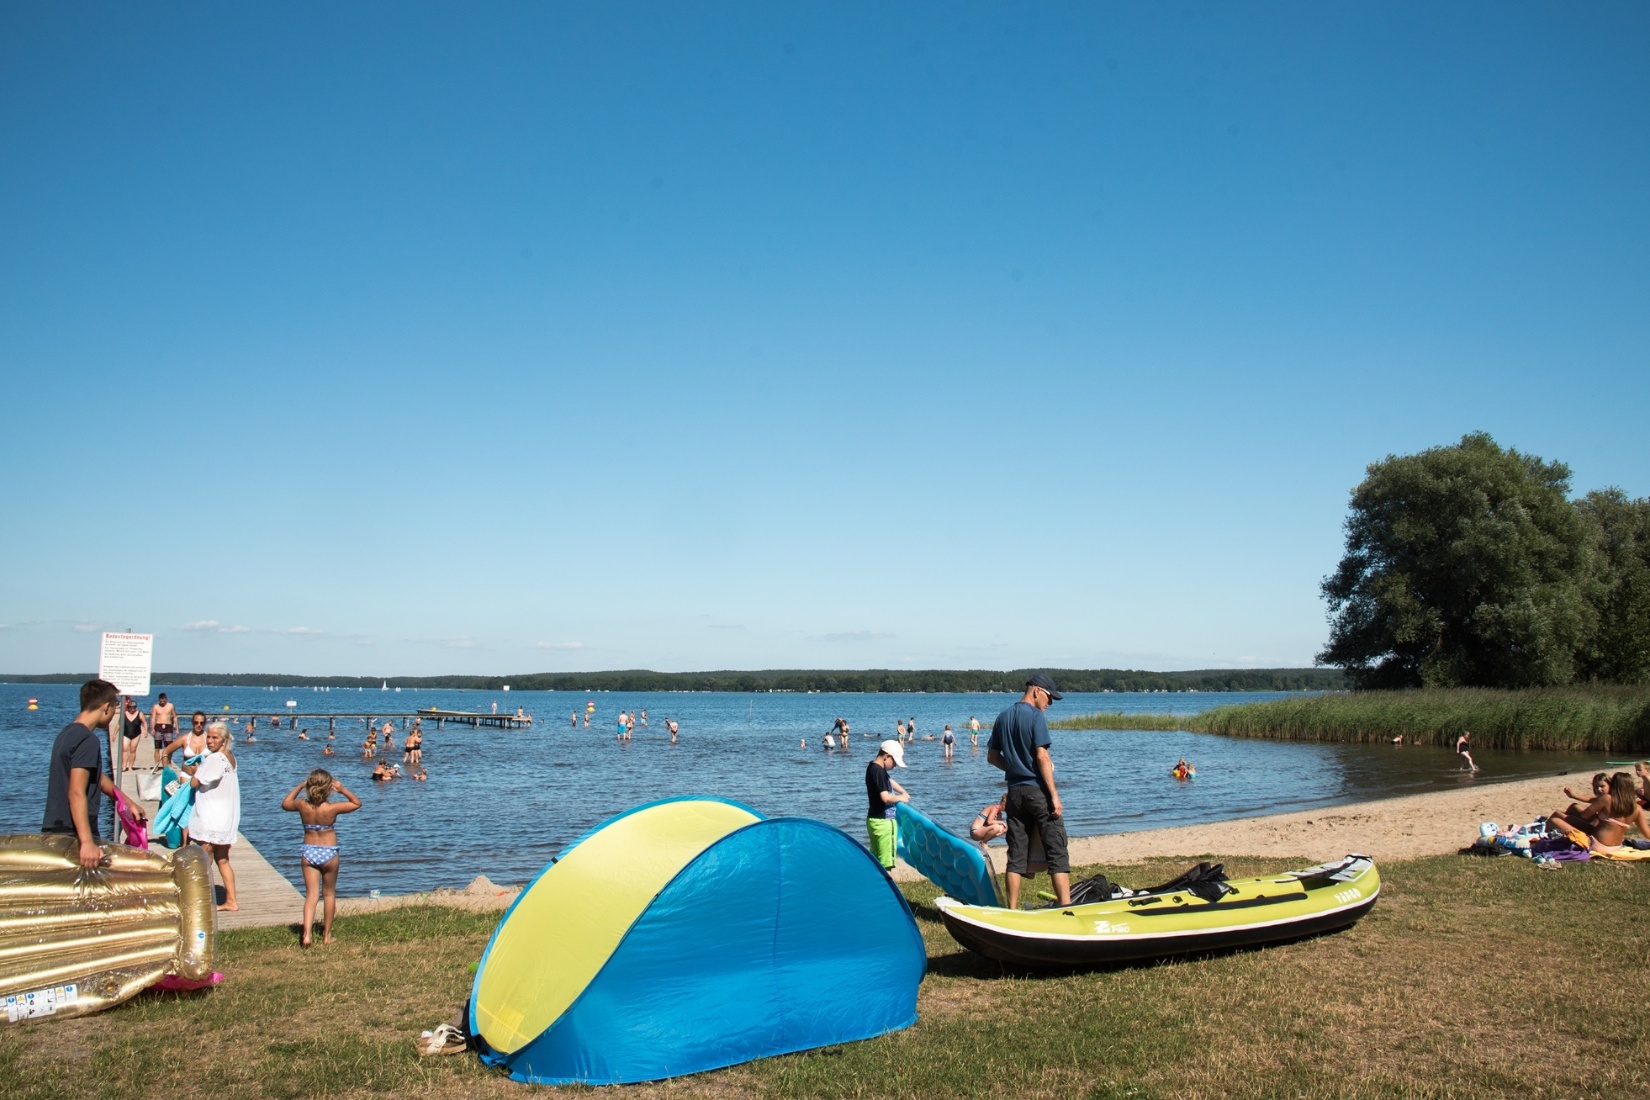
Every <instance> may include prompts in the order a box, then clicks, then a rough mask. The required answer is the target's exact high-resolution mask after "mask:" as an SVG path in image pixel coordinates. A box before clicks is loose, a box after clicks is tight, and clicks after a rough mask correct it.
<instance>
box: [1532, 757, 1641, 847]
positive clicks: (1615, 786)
mask: <svg viewBox="0 0 1650 1100" xmlns="http://www.w3.org/2000/svg"><path fill="white" fill-rule="evenodd" d="M1548 821H1549V823H1550V824H1552V825H1553V827H1554V828H1556V829H1558V831H1559V832H1561V833H1563V834H1564V835H1565V836H1567V837H1569V838H1570V840H1571V841H1572V842H1573V843H1575V844H1576V845H1577V846H1579V847H1585V848H1589V849H1591V850H1592V851H1595V852H1610V851H1612V850H1614V849H1617V848H1620V847H1621V843H1622V841H1624V840H1626V839H1627V830H1628V829H1637V830H1638V831H1639V835H1640V836H1645V837H1650V818H1646V817H1645V815H1644V807H1643V806H1640V805H1639V792H1638V785H1637V784H1635V783H1634V782H1633V777H1632V775H1630V774H1629V773H1627V772H1617V773H1616V774H1615V775H1612V776H1611V777H1610V787H1609V792H1608V793H1607V794H1606V795H1605V805H1604V811H1603V812H1602V813H1600V814H1599V816H1598V825H1597V827H1596V828H1595V829H1594V830H1593V831H1592V835H1591V836H1587V835H1585V832H1584V831H1583V830H1578V829H1577V828H1575V825H1574V822H1573V821H1572V820H1571V819H1569V818H1567V817H1566V816H1565V815H1564V814H1554V815H1553V816H1552V817H1551V818H1549V819H1548ZM1584 842H1585V843H1584Z"/></svg>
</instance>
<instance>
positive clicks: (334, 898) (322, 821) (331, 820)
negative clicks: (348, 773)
mask: <svg viewBox="0 0 1650 1100" xmlns="http://www.w3.org/2000/svg"><path fill="white" fill-rule="evenodd" d="M299 791H302V792H303V793H304V797H303V798H302V799H300V798H299V797H298V792H299ZM334 794H339V795H342V796H343V797H344V801H343V802H332V801H329V799H330V798H331V797H332V796H333V795H334ZM360 808H361V800H360V799H359V798H357V797H355V795H353V794H351V793H350V792H349V791H348V790H346V789H345V787H344V785H343V784H342V783H340V782H338V780H336V779H334V778H332V773H330V772H328V771H327V770H326V769H324V768H316V769H315V770H314V771H312V772H310V773H309V778H308V779H305V780H304V781H303V782H302V783H300V784H298V785H297V786H296V787H294V788H292V790H291V791H289V792H288V793H287V796H286V797H285V798H283V799H282V800H281V809H283V810H287V811H289V812H292V813H296V814H297V815H298V817H299V818H300V819H301V820H302V821H303V823H304V842H303V844H302V845H300V846H299V848H298V855H299V857H300V859H301V860H302V864H303V872H304V891H305V893H304V931H303V935H302V936H301V937H300V938H299V941H298V942H299V943H300V944H301V945H302V946H304V947H308V946H309V945H310V943H311V942H312V941H311V939H310V927H311V926H312V925H313V924H314V923H315V902H316V899H317V896H318V895H319V896H321V898H322V899H323V900H324V906H323V909H322V919H321V942H322V943H331V942H332V916H333V913H334V912H335V911H336V910H337V908H338V833H337V831H336V830H335V829H334V827H333V826H334V824H335V823H336V822H337V820H338V815H339V814H347V813H350V812H352V811H354V810H359V809H360Z"/></svg>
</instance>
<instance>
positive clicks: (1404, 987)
mask: <svg viewBox="0 0 1650 1100" xmlns="http://www.w3.org/2000/svg"><path fill="white" fill-rule="evenodd" d="M1304 862H1306V861H1287V862H1279V861H1276V860H1237V859H1234V860H1228V861H1227V869H1228V871H1229V872H1230V873H1231V874H1233V875H1234V876H1239V875H1248V874H1261V873H1265V872H1270V871H1278V870H1285V869H1288V868H1290V867H1292V866H1301V865H1303V863H1304ZM1184 866H1185V864H1184V862H1183V861H1176V862H1174V863H1172V864H1171V863H1158V864H1146V865H1143V866H1141V867H1130V868H1127V869H1125V870H1123V871H1122V872H1121V873H1119V874H1113V877H1114V878H1121V879H1122V880H1123V881H1124V882H1125V884H1127V885H1131V886H1144V885H1150V884H1152V883H1154V882H1158V881H1162V880H1163V879H1165V878H1167V877H1170V876H1171V875H1172V874H1174V873H1177V872H1178V871H1180V870H1182V869H1183V868H1184ZM1381 870H1382V875H1383V878H1384V880H1385V888H1384V890H1383V893H1382V897H1381V901H1380V903H1379V904H1378V905H1377V906H1376V907H1375V910H1374V912H1373V913H1371V914H1370V915H1369V916H1368V917H1366V918H1365V919H1364V920H1363V921H1362V922H1361V923H1360V924H1358V925H1356V926H1355V927H1353V928H1351V929H1349V930H1347V931H1344V932H1340V933H1336V934H1333V935H1329V936H1324V937H1320V938H1318V939H1315V940H1308V941H1305V942H1301V943H1294V944H1288V945H1285V946H1281V947H1271V948H1266V949H1263V950H1258V951H1248V952H1242V953H1238V954H1232V955H1225V956H1218V957H1213V958H1203V959H1196V960H1191V961H1181V962H1175V963H1167V964H1158V965H1152V966H1138V967H1129V968H1124V969H1116V970H1107V971H1090V972H1085V973H1077V974H1052V975H1044V974H1028V973H1013V972H1007V971H1005V970H1004V969H1003V968H1002V967H1000V966H999V965H997V964H996V963H992V962H989V961H987V960H985V959H982V958H979V957H978V956H975V955H972V954H970V953H968V952H966V951H964V950H963V949H962V948H960V947H959V946H957V944H956V943H955V942H953V941H952V940H951V938H950V937H949V936H948V935H947V934H946V932H945V929H944V927H943V926H942V925H941V924H940V923H939V920H938V917H937V915H936V914H935V912H934V910H933V909H932V908H931V906H930V905H929V903H930V902H931V901H932V899H933V897H934V895H935V891H934V889H933V888H932V887H930V886H927V885H926V884H924V885H921V886H915V887H910V888H908V890H907V894H908V896H909V897H910V898H911V900H912V903H913V905H914V907H915V909H916V912H917V916H918V921H919V924H920V925H921V927H922V931H923V935H924V937H925V938H926V940H927V943H928V955H929V973H928V977H927V979H926V980H925V981H924V982H923V986H922V993H921V999H920V1001H919V1005H918V1009H919V1017H920V1018H919V1020H918V1023H917V1025H916V1026H915V1027H913V1028H911V1029H909V1030H907V1031H904V1032H901V1033H898V1034H895V1035H886V1036H883V1037H881V1038H879V1039H874V1040H871V1041H868V1042H863V1043H854V1044H850V1045H848V1046H844V1047H835V1048H829V1049H826V1050H820V1051H814V1052H810V1053H805V1054H798V1055H792V1056H788V1057H783V1058H775V1059H769V1060H766V1061H762V1062H757V1063H753V1064H750V1065H746V1066H738V1067H735V1068H733V1069H729V1070H722V1071H718V1072H714V1073H707V1074H701V1075H699V1076H695V1077H688V1078H682V1079H678V1080H675V1081H668V1082H664V1083H661V1084H657V1085H644V1086H636V1087H631V1088H623V1089H620V1090H618V1091H619V1092H621V1093H622V1094H623V1095H626V1096H637V1097H642V1096H648V1097H651V1096H684V1097H686V1096H709V1097H744V1096H779V1097H814V1096H825V1097H861V1096H866V1097H870V1096H890V1097H975V1096H978V1097H982V1098H983V1097H991V1098H992V1100H1008V1098H1017V1097H1062V1098H1063V1097H1085V1098H1101V1097H1227V1096H1233V1097H1247V1096H1256V1097H1287V1096H1344V1097H1362V1096H1438V1097H1450V1096H1462V1097H1465V1096H1474V1097H1476V1096H1517V1097H1532V1096H1552V1097H1573V1096H1586V1095H1599V1096H1625V1095H1628V1094H1630V1093H1633V1092H1639V1091H1642V1090H1643V1089H1644V1088H1645V1086H1646V1084H1647V1083H1650V1071H1647V1059H1650V1046H1647V1044H1646V1025H1645V1023H1644V1019H1643V1016H1644V1014H1643V1012H1642V1011H1641V1009H1640V1006H1639V1005H1638V996H1639V993H1640V992H1641V991H1642V990H1643V989H1644V987H1645V979H1646V977H1647V976H1650V947H1647V944H1650V939H1647V935H1646V929H1647V921H1646V913H1647V905H1650V867H1640V866H1632V865H1624V864H1608V863H1596V864H1594V863H1589V864H1581V865H1572V866H1567V867H1564V868H1562V869H1560V870H1554V871H1544V870H1540V869H1538V868H1536V867H1534V866H1532V865H1531V864H1530V863H1529V862H1528V861H1525V860H1520V859H1514V858H1505V859H1493V860H1492V859H1474V858H1468V857H1462V856H1456V857H1443V858H1435V859H1424V860H1415V861H1410V862H1405V863H1393V864H1388V865H1385V866H1383V867H1382V869H1381ZM495 920H496V916H493V915H484V916H478V915H475V914H468V913H463V912H456V911H452V910H445V909H434V908H409V909H398V910H390V911H386V912H382V913H377V914H373V915H368V916H361V917H355V918H351V919H348V920H345V921H343V922H341V923H340V925H339V928H338V932H339V938H340V942H339V943H338V944H336V945H334V946H332V947H329V948H323V947H317V948H315V949H313V950H310V951H300V950H299V949H298V947H297V946H296V943H295V938H294V935H293V934H291V933H288V932H286V931H284V930H259V931H245V932H226V933H223V934H222V935H221V937H220V940H219V944H220V958H221V966H222V969H223V970H224V971H225V972H226V973H227V974H228V975H229V976H228V979H227V980H226V981H225V982H224V984H223V985H222V986H221V987H220V988H219V989H217V990H215V991H213V992H211V993H208V994H197V995H193V996H188V997H176V996H170V995H166V996H150V997H142V998H139V999H138V1000H137V1001H135V1002H131V1003H128V1004H126V1005H124V1006H122V1007H120V1008H117V1009H115V1010H113V1011H111V1012H106V1013H103V1014H102V1015H99V1016H92V1017H87V1018H85V1019H80V1020H65V1021H61V1022H50V1021H46V1022H41V1023H36V1024H29V1025H12V1026H9V1027H6V1028H4V1029H3V1030H0V1087H3V1090H4V1095H5V1097H6V1098H7V1100H25V1098H28V1100H34V1098H39V1100H58V1098H64V1097H88V1098H91V1097H97V1098H99V1100H111V1098H121V1097H166V1098H172V1097H181V1098H196V1097H201V1098H206V1097H211V1098H213V1100H230V1098H233V1097H251V1096H274V1097H294V1098H297V1097H356V1096H379V1095H384V1096H389V1095H397V1096H400V1095H411V1096H431V1097H490V1096H512V1097H520V1096H522V1095H524V1094H526V1093H528V1092H531V1091H537V1090H532V1089H531V1088H530V1087H529V1086H524V1085H518V1084H516V1083H514V1082H511V1081H509V1080H508V1079H507V1078H505V1077H503V1076H502V1075H500V1074H498V1073H496V1072H494V1071H492V1070H489V1069H486V1068H484V1067H483V1066H481V1064H480V1063H479V1061H478V1060H477V1059H476V1058H475V1057H474V1056H473V1055H468V1054H466V1055H457V1056H453V1057H446V1058H424V1059H420V1058H418V1057H417V1056H416V1055H415V1054H414V1052H413V1043H412V1040H413V1037H414V1036H416V1035H417V1034H418V1032H419V1031H420V1030H421V1029H424V1028H430V1027H434V1026H435V1025H436V1024H437V1023H439V1022H440V1021H442V1020H443V1019H445V1018H447V1017H448V1016H450V1015H451V1014H452V1012H453V1011H454V1010H455V1008H456V1007H457V1006H458V1005H459V1003H460V1002H461V1001H462V1000H463V999H464V997H465V996H466V995H467V993H468V990H469V983H470V972H469V966H470V964H471V963H472V962H474V961H475V960H476V959H477V958H479V957H480V953H481V949H482V947H483V945H484V944H485V942H486V939H487V936H488V934H489V933H490V931H491V929H492V925H493V923H494V921H495ZM852 927H853V921H852V914H849V913H844V914H843V921H842V924H841V925H840V926H838V927H837V928H834V929H821V930H820V932H821V934H822V935H849V934H852V932H851V929H852ZM868 977H869V976H868ZM568 1091H576V1092H587V1091H589V1090H584V1089H577V1090H568Z"/></svg>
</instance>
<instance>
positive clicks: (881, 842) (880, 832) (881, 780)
mask: <svg viewBox="0 0 1650 1100" xmlns="http://www.w3.org/2000/svg"><path fill="white" fill-rule="evenodd" d="M890 765H892V766H893V767H896V768H903V767H905V746H903V745H901V744H900V743H899V742H898V741H884V742H883V743H882V744H880V745H878V746H877V755H876V759H874V760H872V761H871V762H870V763H869V764H867V765H866V766H865V793H866V795H867V796H869V798H870V809H869V810H868V811H867V812H866V815H865V831H866V833H868V834H869V835H870V837H871V854H872V855H873V856H875V857H876V861H877V862H878V863H880V864H882V867H883V870H886V871H892V870H893V869H894V847H895V842H896V841H897V839H898V831H897V826H896V825H895V823H894V804H895V803H896V802H909V801H911V796H910V795H908V794H906V793H905V788H904V787H902V786H900V785H899V784H898V783H896V782H894V777H893V776H891V775H889V774H888V768H889V766H890Z"/></svg>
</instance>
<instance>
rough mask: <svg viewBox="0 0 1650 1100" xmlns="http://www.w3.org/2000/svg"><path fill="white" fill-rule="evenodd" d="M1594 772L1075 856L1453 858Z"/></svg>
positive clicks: (1144, 837) (1152, 839) (428, 899)
mask: <svg viewBox="0 0 1650 1100" xmlns="http://www.w3.org/2000/svg"><path fill="white" fill-rule="evenodd" d="M1591 779H1592V773H1591V772H1574V773H1571V774H1569V775H1561V776H1547V777H1543V778H1540V779H1522V780H1517V781H1514V782H1508V783H1485V784H1482V785H1471V784H1468V785H1465V786H1463V787H1462V788H1461V789H1459V790H1453V791H1433V792H1430V793H1427V794H1416V795H1406V796H1404V797H1401V798H1382V799H1377V800H1375V801H1372V802H1354V803H1350V804H1348V805H1345V806H1331V807H1328V808H1325V809H1319V810H1300V811H1297V812H1295V813H1287V814H1269V815H1267V816H1265V817H1245V818H1238V819H1237V820H1234V821H1220V822H1215V823H1214V824H1210V825H1182V826H1178V827H1176V828H1172V829H1149V830H1145V831H1142V832H1134V833H1112V834H1110V835H1107V836H1088V837H1078V838H1076V839H1074V840H1073V841H1072V842H1071V859H1072V863H1073V864H1074V865H1077V866H1090V865H1093V864H1099V865H1102V866H1110V865H1117V864H1126V863H1138V862H1140V861H1141V860H1145V859H1151V858H1155V857H1160V856H1161V857H1174V856H1183V857H1188V858H1190V857H1193V856H1209V855H1217V856H1275V857H1277V858H1280V859H1285V858H1299V859H1301V860H1302V861H1303V862H1308V863H1317V862H1321V861H1323V860H1327V859H1334V858H1336V857H1338V856H1344V855H1346V854H1348V853H1349V852H1358V853H1361V854H1363V855H1370V856H1374V857H1375V858H1376V859H1413V858H1415V857H1418V856H1436V855H1448V854H1450V853H1451V852H1455V851H1458V850H1459V849H1461V848H1464V847H1466V846H1467V845H1468V844H1471V843H1472V841H1473V838H1474V837H1476V836H1477V835H1478V825H1479V823H1480V822H1484V821H1494V822H1497V823H1499V824H1502V825H1509V824H1512V823H1514V822H1524V821H1530V820H1532V819H1534V818H1535V817H1536V816H1537V815H1540V814H1546V813H1551V812H1552V811H1553V810H1555V809H1558V808H1559V807H1560V806H1563V805H1564V804H1565V800H1564V793H1563V788H1564V787H1565V786H1569V787H1571V788H1573V789H1576V790H1583V789H1585V788H1586V787H1587V784H1588V783H1589V781H1591ZM990 853H991V863H992V867H993V868H994V869H995V870H997V871H999V872H1000V871H1002V869H1003V861H1004V860H1005V859H1006V858H1007V856H1008V853H1007V851H1006V850H1005V849H1003V848H1001V847H993V848H991V849H990ZM920 878H922V876H921V875H919V874H917V872H916V871H915V870H914V869H912V868H911V867H910V866H909V865H908V864H906V863H904V862H903V861H902V862H901V863H900V864H899V865H898V866H897V867H895V868H894V879H895V880H896V881H898V882H911V881H915V880H917V879H920ZM519 893H521V886H520V884H515V885H510V886H500V885H497V884H495V883H493V882H490V881H488V880H487V879H486V878H484V877H483V878H477V879H475V880H474V881H473V882H471V883H470V884H469V885H468V886H466V887H464V888H462V889H446V890H436V891H433V892H431V893H425V894H398V895H394V896H385V897H381V898H339V899H338V912H339V913H340V914H344V915H348V914H354V913H369V912H373V911H375V910H379V909H390V908H394V907H396V906H401V905H447V906H453V907H455V908H462V909H469V910H487V909H503V908H505V907H506V906H508V905H509V904H510V903H511V902H512V901H514V900H515V899H516V896H517V895H518V894H519Z"/></svg>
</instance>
